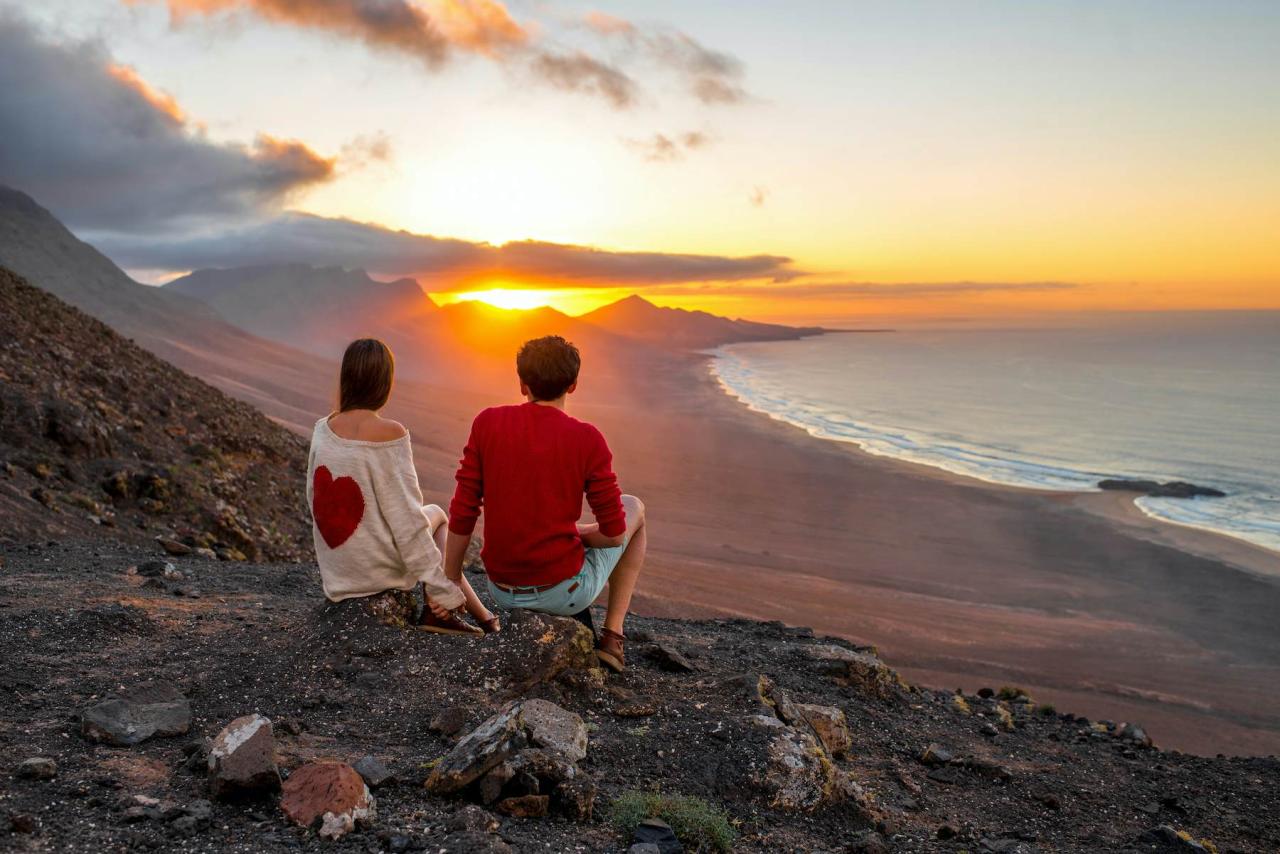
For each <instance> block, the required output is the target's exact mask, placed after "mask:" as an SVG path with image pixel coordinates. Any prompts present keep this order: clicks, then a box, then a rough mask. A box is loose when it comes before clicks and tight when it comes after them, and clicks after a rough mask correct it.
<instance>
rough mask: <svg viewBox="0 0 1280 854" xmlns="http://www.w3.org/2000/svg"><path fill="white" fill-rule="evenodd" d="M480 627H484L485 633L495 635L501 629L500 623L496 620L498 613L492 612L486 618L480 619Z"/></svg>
mask: <svg viewBox="0 0 1280 854" xmlns="http://www.w3.org/2000/svg"><path fill="white" fill-rule="evenodd" d="M480 628H482V629H484V633H485V634H486V635H496V634H497V633H498V632H500V631H502V623H500V622H498V615H497V614H494V615H493V616H491V617H490V618H489V619H487V620H481V621H480Z"/></svg>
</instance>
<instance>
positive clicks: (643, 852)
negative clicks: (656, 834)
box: [627, 842, 662, 854]
mask: <svg viewBox="0 0 1280 854" xmlns="http://www.w3.org/2000/svg"><path fill="white" fill-rule="evenodd" d="M627 854H662V849H661V848H659V847H658V846H657V845H655V844H654V843H652V842H637V843H636V844H635V845H632V846H631V847H630V848H628V849H627Z"/></svg>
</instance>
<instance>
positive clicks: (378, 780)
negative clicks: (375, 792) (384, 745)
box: [351, 756, 396, 789]
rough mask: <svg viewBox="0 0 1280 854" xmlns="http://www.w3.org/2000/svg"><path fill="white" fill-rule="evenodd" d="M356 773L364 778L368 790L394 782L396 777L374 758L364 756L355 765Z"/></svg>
mask: <svg viewBox="0 0 1280 854" xmlns="http://www.w3.org/2000/svg"><path fill="white" fill-rule="evenodd" d="M351 767H353V768H355V769H356V773H357V774H359V775H360V776H361V777H363V778H364V781H365V782H366V783H368V784H369V788H371V789H377V788H380V787H382V786H386V785H388V784H390V783H394V782H395V781H396V775H395V774H393V773H392V772H391V771H389V770H388V769H387V766H385V765H383V764H382V763H381V762H379V761H378V758H377V757H376V756H365V757H363V758H362V759H361V760H360V761H359V762H357V763H356V764H355V765H353V766H351Z"/></svg>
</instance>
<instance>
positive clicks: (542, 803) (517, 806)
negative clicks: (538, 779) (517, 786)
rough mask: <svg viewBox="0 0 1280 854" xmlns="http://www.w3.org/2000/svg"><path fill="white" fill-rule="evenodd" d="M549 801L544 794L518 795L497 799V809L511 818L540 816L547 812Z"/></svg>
mask: <svg viewBox="0 0 1280 854" xmlns="http://www.w3.org/2000/svg"><path fill="white" fill-rule="evenodd" d="M550 802H551V799H550V798H548V797H547V796H546V795H520V796H519V797H515V798H503V799H502V800H500V801H498V806H497V810H498V812H500V813H502V814H503V815H509V816H511V817H512V818H541V817H542V816H544V815H546V814H547V809H548V808H549V806H550Z"/></svg>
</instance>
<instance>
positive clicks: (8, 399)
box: [0, 268, 311, 560]
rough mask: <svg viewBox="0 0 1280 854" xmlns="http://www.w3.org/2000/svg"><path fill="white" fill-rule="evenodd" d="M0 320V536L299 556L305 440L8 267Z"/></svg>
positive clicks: (305, 534)
mask: <svg viewBox="0 0 1280 854" xmlns="http://www.w3.org/2000/svg"><path fill="white" fill-rule="evenodd" d="M0 318H3V320H2V321H0V515H2V516H3V517H4V523H3V525H2V526H0V529H2V530H3V531H5V532H8V533H11V534H16V535H21V536H25V537H27V538H31V539H42V538H43V539H47V538H50V537H58V536H65V535H68V534H75V535H80V536H93V535H94V534H95V530H94V529H96V528H99V527H105V528H107V529H109V531H108V533H110V534H111V535H112V536H114V537H117V538H121V539H125V540H132V541H140V540H150V539H152V538H155V537H163V538H165V539H167V540H169V541H170V542H171V543H172V544H173V545H172V548H173V549H174V550H175V551H179V552H181V551H187V550H191V549H196V548H200V549H208V550H210V551H212V552H213V553H214V554H216V555H218V556H220V557H222V558H224V559H229V560H243V559H268V560H282V559H289V560H292V559H298V558H301V557H303V556H304V555H306V554H307V553H308V551H309V550H310V546H311V534H310V526H309V523H308V520H307V517H306V506H305V502H304V500H303V498H302V484H303V482H304V480H305V477H306V473H305V468H306V445H305V443H304V442H303V440H302V439H301V438H299V437H298V436H296V435H294V434H292V433H290V432H288V431H287V430H285V429H283V428H282V427H280V426H279V425H277V424H274V423H273V422H271V421H270V420H269V419H268V418H267V417H266V416H264V415H262V413H260V412H258V411H257V410H255V409H254V408H253V407H251V406H249V405H248V404H245V403H242V402H240V401H237V400H233V399H232V398H230V397H228V396H226V395H224V394H222V393H221V392H219V391H217V390H216V389H214V388H212V387H211V386H209V385H207V384H206V383H204V382H201V381H200V380H198V379H196V378H194V377H192V376H189V375H188V374H185V373H183V372H182V371H180V370H178V369H177V368H175V367H173V366H172V365H170V364H168V363H167V362H164V361H162V360H160V359H158V358H156V357H155V356H153V355H151V354H150V353H148V352H146V351H145V350H143V349H141V348H140V347H137V346H135V345H134V344H133V343H132V342H131V341H129V340H128V339H126V338H124V337H122V336H120V335H118V334H117V333H115V332H114V331H112V330H111V329H110V328H109V327H108V326H106V325H105V324H103V323H100V322H99V321H97V320H94V319H93V318H91V317H89V316H88V315H86V314H84V313H82V312H80V311H79V310H77V309H75V308H72V307H71V306H69V305H67V304H66V303H64V302H62V301H60V300H58V299H57V298H55V297H53V296H52V295H50V294H48V293H46V292H44V291H42V290H40V289H38V288H35V287H32V286H31V285H29V284H27V283H26V282H25V281H24V280H22V279H21V278H20V277H18V276H15V275H14V274H12V273H11V272H9V271H8V270H5V269H3V268H0Z"/></svg>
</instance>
